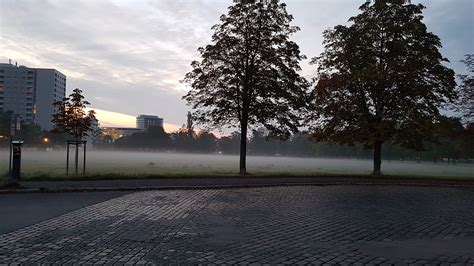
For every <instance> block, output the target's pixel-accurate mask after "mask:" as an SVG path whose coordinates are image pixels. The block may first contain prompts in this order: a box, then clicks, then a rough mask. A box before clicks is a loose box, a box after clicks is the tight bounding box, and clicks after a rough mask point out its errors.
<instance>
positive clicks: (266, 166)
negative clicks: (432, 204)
mask: <svg viewBox="0 0 474 266" xmlns="http://www.w3.org/2000/svg"><path fill="white" fill-rule="evenodd" d="M0 155H1V158H2V159H1V160H0V171H1V173H6V172H7V168H8V151H1V152H0ZM65 155H66V152H65V151H33V150H24V151H23V158H22V176H23V177H24V178H61V177H64V176H65V171H66V169H65V162H66V160H65ZM72 156H73V153H71V160H73V157H72ZM238 160H239V158H238V156H230V155H202V154H179V153H153V152H106V151H90V152H88V154H87V175H89V176H95V177H97V176H103V177H104V178H110V177H114V176H117V177H144V176H156V177H166V176H169V177H175V176H232V175H237V174H238ZM247 163H248V167H247V168H248V172H249V173H251V174H252V175H257V176H272V175H275V176H282V175H288V176H304V175H307V176H313V175H368V174H370V173H371V169H372V161H371V160H356V159H324V158H288V157H256V156H249V157H248V158H247ZM70 169H71V170H72V164H71V166H70ZM80 169H82V168H80ZM382 170H383V172H384V174H386V175H394V176H407V177H433V178H451V179H455V178H456V179H473V180H474V165H473V164H457V165H447V164H445V163H443V164H434V163H432V162H422V163H416V162H411V161H410V162H406V161H405V162H401V161H383V164H382ZM4 178H5V177H4Z"/></svg>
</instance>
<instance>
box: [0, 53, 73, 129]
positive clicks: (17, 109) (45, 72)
mask: <svg viewBox="0 0 474 266" xmlns="http://www.w3.org/2000/svg"><path fill="white" fill-rule="evenodd" d="M65 96H66V76H65V75H63V74H62V73H60V72H59V71H57V70H55V69H42V68H29V67H25V66H18V65H17V64H15V65H13V64H11V62H10V63H0V111H2V112H5V111H13V113H14V114H15V115H18V116H19V117H20V119H21V120H22V121H23V122H24V123H27V124H30V123H35V124H38V125H39V126H40V127H41V128H43V129H46V130H50V129H52V128H53V124H52V123H51V119H52V115H53V113H54V106H53V103H54V102H55V101H58V100H61V99H63V98H64V97H65Z"/></svg>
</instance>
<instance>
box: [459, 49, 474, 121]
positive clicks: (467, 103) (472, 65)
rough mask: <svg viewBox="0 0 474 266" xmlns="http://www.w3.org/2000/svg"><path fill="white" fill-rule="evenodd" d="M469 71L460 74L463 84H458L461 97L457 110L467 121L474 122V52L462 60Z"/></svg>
mask: <svg viewBox="0 0 474 266" xmlns="http://www.w3.org/2000/svg"><path fill="white" fill-rule="evenodd" d="M462 62H463V63H464V64H465V65H466V67H467V70H468V71H469V74H468V75H458V77H459V79H460V80H461V84H460V85H459V86H458V92H459V98H458V101H457V103H456V110H457V111H459V112H460V113H461V114H462V116H463V119H464V121H465V122H466V123H473V122H474V54H467V55H466V56H465V58H464V60H462Z"/></svg>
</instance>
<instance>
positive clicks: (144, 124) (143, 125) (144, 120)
mask: <svg viewBox="0 0 474 266" xmlns="http://www.w3.org/2000/svg"><path fill="white" fill-rule="evenodd" d="M150 126H161V127H162V126H163V118H161V117H158V116H156V115H139V116H137V128H139V129H141V130H144V129H147V128H148V127H150Z"/></svg>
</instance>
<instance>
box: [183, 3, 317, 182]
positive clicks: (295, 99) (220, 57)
mask: <svg viewBox="0 0 474 266" xmlns="http://www.w3.org/2000/svg"><path fill="white" fill-rule="evenodd" d="M253 2H254V1H243V2H241V3H237V4H235V5H233V6H231V7H229V13H228V14H227V15H222V16H221V18H220V23H219V24H217V25H215V26H214V27H213V28H212V29H213V30H214V34H213V36H212V42H211V44H209V45H207V46H206V47H201V48H199V49H198V51H199V53H200V54H201V57H202V60H201V61H200V62H199V61H193V62H192V64H191V66H192V68H193V70H192V71H191V72H189V73H188V74H186V76H185V78H184V82H185V83H187V84H189V85H190V86H191V90H190V91H189V92H188V93H187V94H186V95H185V96H184V97H183V98H184V99H185V100H187V102H188V103H189V104H190V105H192V107H193V108H194V109H195V112H194V113H193V117H194V118H195V120H196V122H198V123H200V124H204V125H206V126H208V127H209V128H223V127H230V128H235V127H238V128H239V129H240V132H241V144H240V154H241V159H240V172H241V173H242V174H245V155H246V142H247V131H248V128H253V127H260V126H263V127H265V128H266V129H268V130H270V132H271V133H272V135H274V136H277V137H281V138H288V137H289V136H290V134H291V132H296V131H297V130H298V126H299V125H300V111H301V109H302V108H304V107H305V102H306V101H305V100H304V99H305V98H306V89H307V87H308V86H309V85H308V82H307V81H306V80H305V79H304V78H303V77H301V76H300V75H299V74H298V71H299V70H300V66H299V61H300V60H301V59H303V58H305V57H304V56H303V55H301V54H300V50H299V47H298V45H297V44H296V43H295V42H293V41H291V40H290V36H291V35H292V34H293V33H295V32H297V31H298V30H299V28H298V27H295V26H291V25H290V22H291V21H292V20H293V17H292V16H291V15H290V14H288V13H287V11H286V5H285V4H283V3H282V4H279V3H277V2H276V1H272V2H269V3H259V2H258V3H253Z"/></svg>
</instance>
